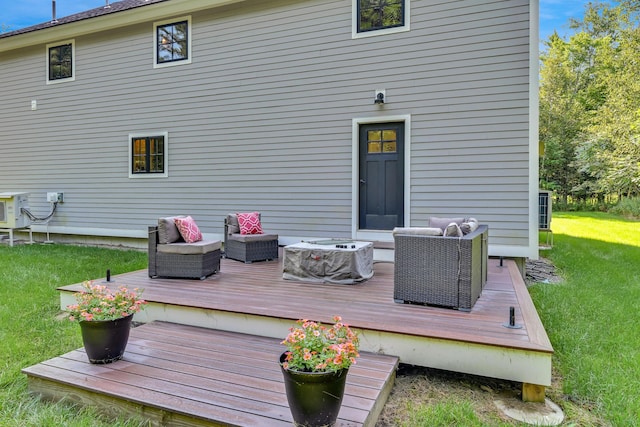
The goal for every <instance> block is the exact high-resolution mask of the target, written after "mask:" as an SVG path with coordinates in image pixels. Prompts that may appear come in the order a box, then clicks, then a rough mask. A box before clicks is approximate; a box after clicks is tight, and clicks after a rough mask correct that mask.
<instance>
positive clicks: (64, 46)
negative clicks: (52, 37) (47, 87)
mask: <svg viewBox="0 0 640 427" xmlns="http://www.w3.org/2000/svg"><path fill="white" fill-rule="evenodd" d="M75 53H76V52H75V41H74V40H67V41H64V42H58V43H51V44H48V45H47V84H51V83H60V82H67V81H73V80H75V78H76V77H75V74H76V73H75V68H76V67H75Z"/></svg>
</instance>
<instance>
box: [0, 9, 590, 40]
mask: <svg viewBox="0 0 640 427" xmlns="http://www.w3.org/2000/svg"><path fill="white" fill-rule="evenodd" d="M115 1H116V0H112V1H111V2H115ZM587 2H588V0H540V39H541V40H546V39H547V38H548V37H549V36H550V35H551V34H552V33H553V30H554V29H555V30H557V31H558V34H559V35H560V36H566V35H569V34H571V30H570V29H569V26H568V22H569V18H581V17H582V16H583V13H584V6H585V5H586V4H587ZM105 4H106V0H56V15H57V17H58V18H61V17H63V16H68V15H73V14H74V13H78V12H82V11H85V10H89V9H93V8H96V7H100V6H104V5H105ZM50 20H51V0H0V25H3V26H4V27H3V29H5V30H18V29H20V28H24V27H28V26H30V25H34V24H40V23H43V22H47V21H50ZM7 27H8V28H7Z"/></svg>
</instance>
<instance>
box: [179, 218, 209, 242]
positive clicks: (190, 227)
mask: <svg viewBox="0 0 640 427" xmlns="http://www.w3.org/2000/svg"><path fill="white" fill-rule="evenodd" d="M173 221H174V222H175V223H176V227H178V231H179V232H180V235H181V236H182V238H183V239H184V241H185V242H187V243H193V242H199V241H200V240H202V233H201V232H200V229H199V228H198V225H197V224H196V222H195V221H194V220H193V218H191V217H190V216H188V217H186V218H174V219H173Z"/></svg>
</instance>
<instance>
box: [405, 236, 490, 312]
mask: <svg viewBox="0 0 640 427" xmlns="http://www.w3.org/2000/svg"><path fill="white" fill-rule="evenodd" d="M393 234H394V241H395V267H394V291H393V298H394V300H395V301H396V302H398V303H405V302H406V303H420V304H430V305H437V306H444V307H451V308H457V309H460V310H470V309H471V308H472V307H473V305H474V304H475V302H476V300H477V299H478V298H479V296H480V293H481V292H482V288H483V287H484V285H485V283H486V281H487V258H488V256H487V238H488V227H487V226H486V225H478V226H477V228H475V229H474V231H470V232H469V233H468V234H466V235H462V236H460V237H445V236H442V235H430V234H432V233H431V232H430V231H429V229H428V228H427V229H416V228H399V229H395V230H394V233H393Z"/></svg>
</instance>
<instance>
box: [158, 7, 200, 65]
mask: <svg viewBox="0 0 640 427" xmlns="http://www.w3.org/2000/svg"><path fill="white" fill-rule="evenodd" d="M153 32H154V36H153V40H154V51H153V58H154V61H153V66H154V67H156V68H157V67H166V66H170V65H181V64H190V63H191V17H190V16H187V17H183V18H177V19H172V20H168V21H162V22H156V23H154V24H153Z"/></svg>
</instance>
